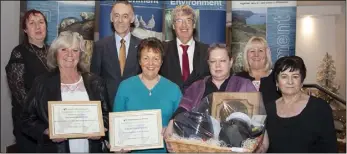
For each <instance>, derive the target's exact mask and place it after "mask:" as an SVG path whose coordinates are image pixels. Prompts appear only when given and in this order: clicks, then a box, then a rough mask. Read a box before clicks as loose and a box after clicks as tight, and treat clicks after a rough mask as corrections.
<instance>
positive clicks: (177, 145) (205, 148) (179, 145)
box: [166, 138, 231, 153]
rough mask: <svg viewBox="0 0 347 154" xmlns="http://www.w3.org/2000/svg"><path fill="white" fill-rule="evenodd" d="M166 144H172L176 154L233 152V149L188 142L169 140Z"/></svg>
mask: <svg viewBox="0 0 347 154" xmlns="http://www.w3.org/2000/svg"><path fill="white" fill-rule="evenodd" d="M166 144H170V146H171V148H172V150H173V152H175V153H198V152H213V153H216V152H231V148H227V147H219V146H211V145H207V144H202V143H194V142H191V141H188V140H179V139H178V140H177V139H172V138H170V139H167V140H166Z"/></svg>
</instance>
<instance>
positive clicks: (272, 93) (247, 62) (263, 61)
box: [236, 36, 280, 104]
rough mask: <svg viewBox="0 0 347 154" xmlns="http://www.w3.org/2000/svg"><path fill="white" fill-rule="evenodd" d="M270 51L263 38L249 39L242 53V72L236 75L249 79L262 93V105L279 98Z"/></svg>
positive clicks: (254, 37)
mask: <svg viewBox="0 0 347 154" xmlns="http://www.w3.org/2000/svg"><path fill="white" fill-rule="evenodd" d="M271 68H272V61H271V51H270V48H269V46H268V44H267V41H266V40H265V39H264V38H263V37H258V36H253V37H251V38H250V39H249V40H248V42H247V44H246V46H245V48H244V51H243V71H242V72H239V73H237V74H236V75H237V76H241V77H244V78H247V79H250V80H251V81H252V83H253V85H254V86H255V88H256V89H257V90H258V91H259V92H261V93H262V95H263V101H264V104H266V103H267V102H271V101H273V100H276V99H277V98H279V97H280V94H279V93H278V92H277V91H276V84H275V80H274V77H273V73H272V70H271Z"/></svg>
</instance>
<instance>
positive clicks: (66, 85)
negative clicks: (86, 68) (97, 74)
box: [61, 77, 82, 93]
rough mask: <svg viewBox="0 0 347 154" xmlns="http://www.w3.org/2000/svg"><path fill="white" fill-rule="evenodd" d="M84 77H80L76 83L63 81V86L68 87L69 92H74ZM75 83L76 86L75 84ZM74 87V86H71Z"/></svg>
mask: <svg viewBox="0 0 347 154" xmlns="http://www.w3.org/2000/svg"><path fill="white" fill-rule="evenodd" d="M81 79H82V77H80V79H79V80H78V81H77V82H76V83H73V84H64V83H61V85H62V86H63V87H66V88H67V89H68V92H71V93H72V92H74V91H76V89H77V88H78V87H79V85H80V81H82V80H81ZM74 85H75V86H74ZM71 87H72V88H71Z"/></svg>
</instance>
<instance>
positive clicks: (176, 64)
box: [160, 38, 210, 93]
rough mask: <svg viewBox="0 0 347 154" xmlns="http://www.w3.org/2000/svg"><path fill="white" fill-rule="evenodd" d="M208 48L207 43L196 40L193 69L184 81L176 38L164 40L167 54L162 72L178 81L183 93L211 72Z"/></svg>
mask: <svg viewBox="0 0 347 154" xmlns="http://www.w3.org/2000/svg"><path fill="white" fill-rule="evenodd" d="M207 49H208V45H207V44H204V43H202V42H198V41H195V49H194V58H193V71H192V73H191V74H190V75H189V77H188V79H187V80H186V81H185V82H184V81H183V79H182V71H181V70H182V69H181V66H180V60H179V56H181V55H178V49H177V41H176V38H175V39H174V40H172V41H169V42H164V51H165V56H164V59H163V65H162V66H161V69H160V74H161V75H162V76H164V77H166V78H167V79H169V80H171V81H172V82H174V83H176V84H177V85H178V86H179V87H180V88H181V91H182V93H183V92H184V90H185V89H186V88H188V87H189V85H191V84H192V83H193V82H194V81H197V80H199V79H202V78H203V77H204V76H207V75H209V74H210V71H209V68H208V64H207Z"/></svg>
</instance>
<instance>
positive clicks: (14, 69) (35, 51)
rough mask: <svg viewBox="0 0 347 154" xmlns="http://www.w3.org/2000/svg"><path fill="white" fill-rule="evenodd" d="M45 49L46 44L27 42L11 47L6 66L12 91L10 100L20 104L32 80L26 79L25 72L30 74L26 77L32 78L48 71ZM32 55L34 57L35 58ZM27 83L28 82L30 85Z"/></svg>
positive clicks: (46, 49) (46, 47) (46, 48)
mask: <svg viewBox="0 0 347 154" xmlns="http://www.w3.org/2000/svg"><path fill="white" fill-rule="evenodd" d="M47 51H48V46H47V45H44V46H43V47H42V48H39V47H37V46H35V45H33V44H29V43H23V44H20V45H18V46H17V47H15V48H14V49H13V51H12V53H11V57H10V60H9V62H8V64H7V66H6V75H7V82H8V85H9V88H10V90H11V93H12V101H15V102H17V103H19V105H21V106H22V103H23V101H24V99H25V97H26V96H27V93H28V92H29V90H30V89H29V88H31V84H32V82H33V81H26V73H27V74H30V77H28V79H32V80H33V79H34V78H35V77H36V76H38V75H40V73H43V72H47V71H48V67H47V64H46V63H47V60H46V55H47ZM32 57H36V59H35V58H34V59H33V58H32ZM29 63H30V64H29ZM38 65H41V66H38ZM30 70H35V72H30ZM31 76H32V77H31ZM28 83H30V85H29V84H28ZM13 99H15V100H13Z"/></svg>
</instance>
